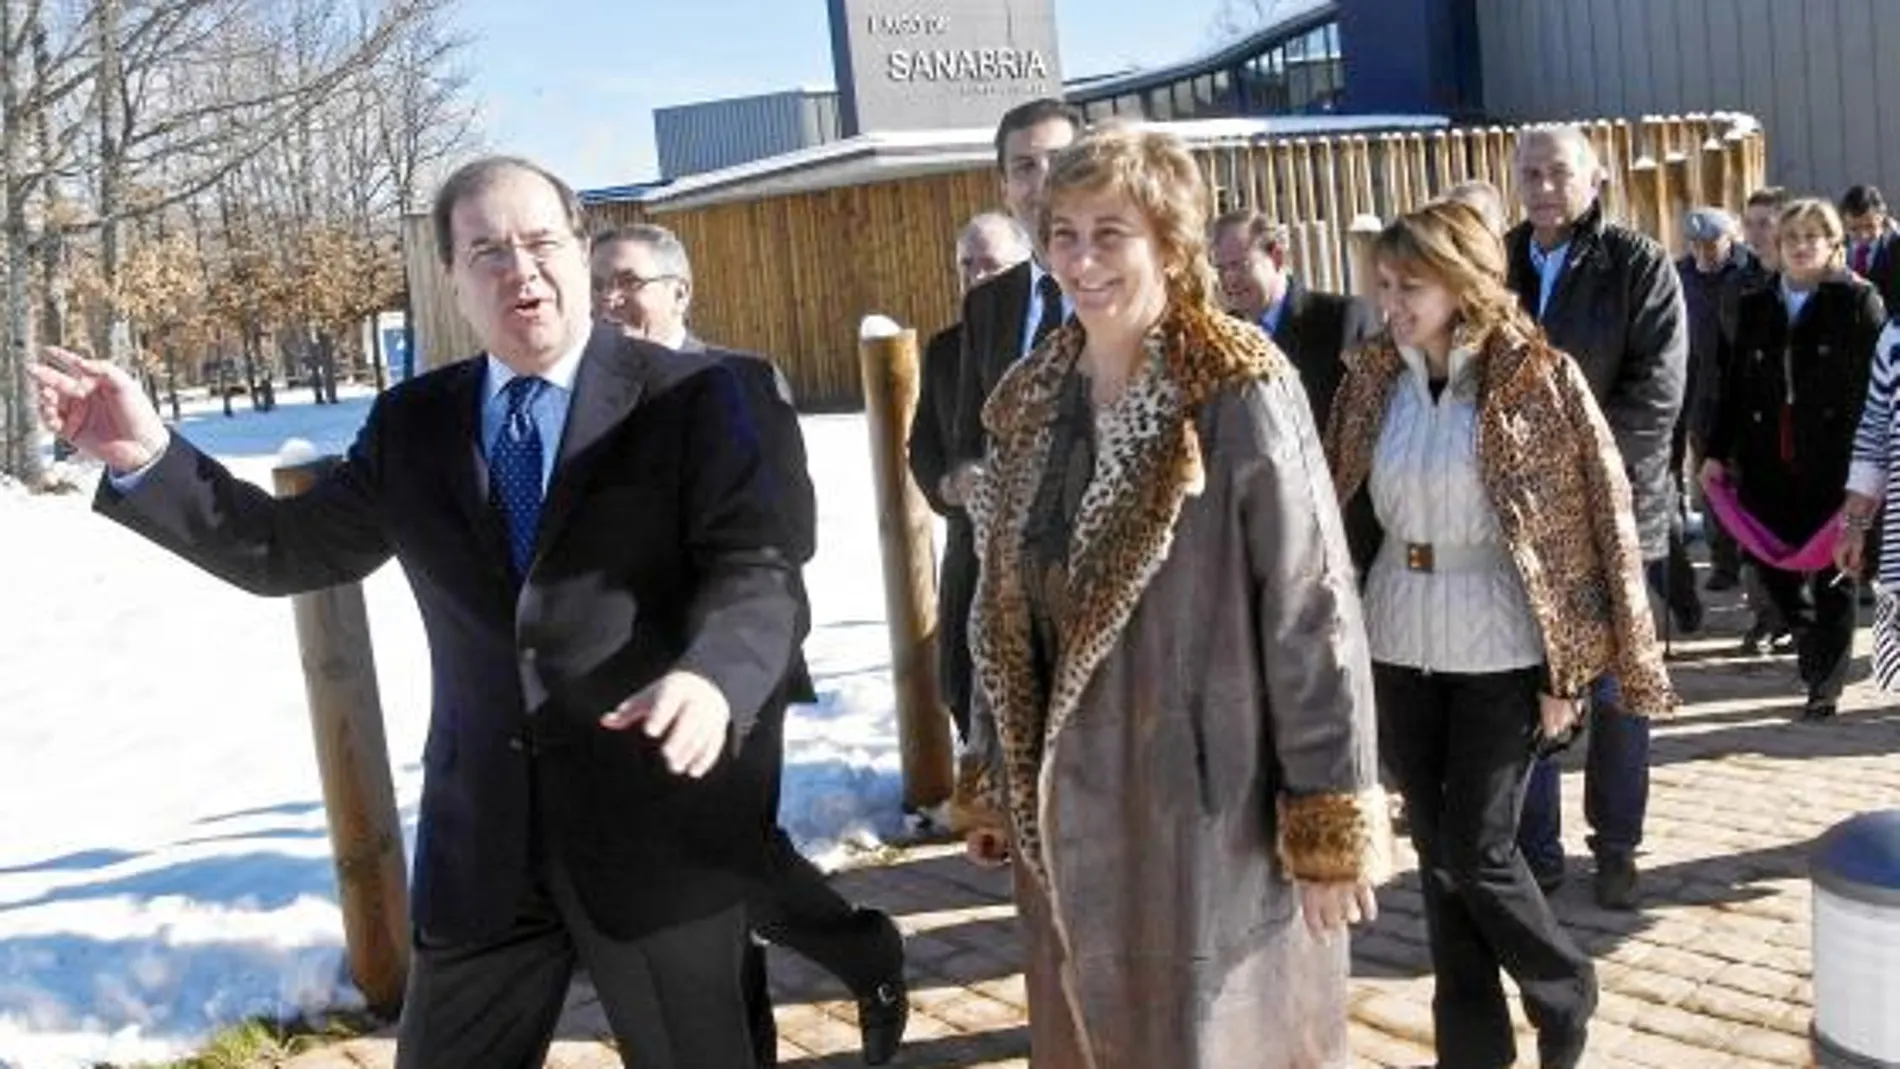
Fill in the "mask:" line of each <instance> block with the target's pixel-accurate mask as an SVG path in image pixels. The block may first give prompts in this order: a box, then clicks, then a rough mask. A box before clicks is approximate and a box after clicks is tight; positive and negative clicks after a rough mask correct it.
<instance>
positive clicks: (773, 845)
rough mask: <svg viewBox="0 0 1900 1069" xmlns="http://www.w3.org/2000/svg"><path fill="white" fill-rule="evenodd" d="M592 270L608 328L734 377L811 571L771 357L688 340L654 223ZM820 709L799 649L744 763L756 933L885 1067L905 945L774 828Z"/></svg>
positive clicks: (667, 254) (771, 1049) (812, 516)
mask: <svg viewBox="0 0 1900 1069" xmlns="http://www.w3.org/2000/svg"><path fill="white" fill-rule="evenodd" d="M592 263H593V291H594V306H595V313H596V314H597V315H598V316H599V317H600V319H601V321H602V322H603V323H605V324H609V325H612V326H614V327H616V328H618V329H619V330H621V331H622V332H624V333H625V334H627V335H628V336H629V337H635V338H644V339H646V340H648V341H652V342H655V343H657V344H660V345H664V346H666V347H667V348H669V349H674V350H677V351H679V352H683V353H692V354H698V355H703V356H708V357H711V358H713V359H715V360H717V361H718V362H720V363H721V364H723V365H724V366H726V367H727V368H729V369H731V370H732V371H733V372H734V373H735V374H737V375H738V377H739V381H740V383H741V384H742V385H743V386H744V387H745V391H746V399H747V402H748V408H749V410H750V411H751V413H752V415H753V416H754V418H755V419H756V420H757V421H758V424H759V428H760V432H761V434H762V436H763V438H764V444H765V455H766V460H767V462H768V464H769V465H770V467H771V471H772V473H773V476H774V479H773V483H774V487H773V489H774V491H775V503H776V505H777V507H778V509H779V515H780V517H781V519H782V520H783V521H784V525H785V530H784V537H785V545H786V552H787V553H788V554H789V555H790V556H791V559H792V560H793V562H794V563H796V564H797V565H799V566H803V565H804V564H806V563H809V562H810V560H811V559H812V556H813V555H814V554H815V553H816V552H817V545H818V506H817V500H816V495H815V493H814V491H813V488H812V483H811V474H810V471H809V469H808V467H807V465H806V459H805V438H804V434H803V432H802V431H801V430H800V429H799V425H798V410H797V408H796V407H795V406H794V404H793V397H792V388H791V384H790V383H789V382H787V381H786V379H785V376H784V374H783V373H782V372H780V371H779V369H778V367H777V365H775V364H773V363H772V361H771V360H769V359H768V358H766V357H764V356H760V355H757V354H754V353H745V352H739V351H737V350H730V349H718V348H713V347H709V346H707V345H706V343H705V342H703V341H701V340H700V339H699V337H698V336H696V335H695V334H693V332H692V331H691V330H690V329H689V327H688V326H687V317H688V315H689V314H690V312H691V310H692V302H693V265H692V261H691V259H690V258H689V257H688V256H687V253H686V247H685V245H683V244H682V243H681V242H680V240H679V238H678V237H677V236H675V235H674V234H673V232H672V231H670V230H667V229H666V228H665V227H661V226H655V225H653V224H650V223H643V224H639V225H635V226H629V227H624V228H621V229H618V230H610V231H607V232H606V233H603V234H600V235H597V236H596V237H595V239H594V248H593V256H592ZM794 580H795V581H794V585H793V589H794V592H795V593H796V595H797V597H798V607H799V613H800V616H801V624H802V626H801V627H800V634H803V633H804V632H805V631H807V630H809V628H810V621H811V605H810V602H809V600H808V599H807V597H806V594H805V586H804V582H803V579H802V577H800V576H797V575H795V576H794ZM817 700H818V695H817V693H816V691H815V690H814V688H813V686H812V678H811V672H810V670H809V668H808V667H807V666H806V664H805V657H804V654H803V652H802V651H800V650H798V649H794V650H793V652H792V659H791V664H790V667H789V670H788V671H787V673H786V678H785V682H784V685H783V686H782V687H781V688H780V690H779V691H778V692H777V693H776V694H774V695H773V696H772V698H771V699H770V700H769V701H767V702H766V704H765V707H764V708H762V709H761V710H760V711H759V718H758V725H757V727H755V728H754V729H753V731H752V734H751V735H750V736H748V737H747V739H746V744H745V747H744V748H743V749H742V750H741V751H740V754H739V762H740V764H741V765H743V766H745V767H747V768H748V769H749V770H751V771H752V772H753V773H754V775H755V776H756V777H757V779H758V781H759V782H761V783H762V784H763V787H764V799H765V802H764V806H763V811H764V812H765V813H766V814H767V815H768V816H769V818H770V827H769V829H768V831H767V836H768V838H767V840H766V843H767V848H766V860H767V869H766V874H765V878H764V879H762V880H760V881H759V882H758V883H757V884H756V886H755V887H754V893H753V895H752V896H751V899H750V902H749V903H748V904H749V908H750V911H751V923H752V927H753V930H754V931H756V932H758V933H759V935H760V936H762V937H763V938H765V939H766V940H768V941H769V942H771V943H773V944H775V945H778V946H783V947H788V948H790V949H792V950H795V951H797V952H798V953H799V954H801V955H803V956H804V957H806V958H809V959H810V960H812V961H814V962H817V963H818V964H819V965H820V966H822V967H823V968H824V969H826V970H827V971H828V972H830V973H832V974H833V975H834V976H837V977H838V978H839V979H841V980H843V981H844V982H845V985H846V986H847V987H849V988H850V989H851V991H852V994H853V995H854V996H855V997H856V998H857V1000H858V1025H859V1030H860V1032H861V1033H862V1038H863V1045H864V1058H865V1061H866V1062H867V1063H869V1064H871V1065H883V1064H884V1063H885V1062H888V1061H890V1059H891V1058H892V1057H893V1056H894V1055H895V1054H896V1052H897V1048H898V1046H899V1045H900V1043H901V1042H902V1040H903V1033H904V1027H905V1024H906V1021H907V1019H908V1016H909V1002H908V1001H907V997H906V996H907V988H906V986H905V982H904V942H903V936H902V934H901V933H899V931H898V929H897V926H896V925H895V924H894V923H892V921H891V919H890V917H889V916H887V915H885V914H884V913H882V912H880V911H878V910H874V909H861V908H855V907H853V906H852V905H851V903H850V902H847V901H846V900H845V899H844V898H843V896H841V895H839V894H838V892H837V891H835V890H833V889H832V887H831V885H830V884H829V883H828V882H827V881H826V880H825V876H824V874H823V873H822V872H820V871H818V869H817V867H816V866H814V865H813V864H812V863H811V862H810V861H809V860H807V859H806V858H805V857H804V855H802V854H800V853H799V852H798V848H797V847H796V846H794V845H793V844H792V840H791V837H790V836H789V835H787V834H786V833H785V829H784V828H783V827H780V826H779V824H778V819H777V815H778V808H779V786H780V780H781V778H782V773H783V770H784V763H785V752H784V751H785V742H784V739H785V736H784V729H785V711H786V706H787V705H788V704H790V703H810V702H815V701H817ZM746 976H747V988H748V989H747V998H748V999H749V1001H750V1006H751V1010H752V1022H753V1035H754V1039H755V1041H756V1042H757V1045H758V1061H759V1064H760V1065H762V1066H771V1065H776V1064H777V1046H778V1045H777V1039H776V1035H777V1028H776V1025H775V1022H774V1021H773V1018H772V1003H771V997H770V993H769V991H768V990H767V976H766V971H765V956H764V953H763V952H762V951H761V950H760V949H759V948H758V947H756V946H753V947H750V948H748V951H747V959H746Z"/></svg>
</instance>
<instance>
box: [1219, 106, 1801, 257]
mask: <svg viewBox="0 0 1900 1069" xmlns="http://www.w3.org/2000/svg"><path fill="white" fill-rule="evenodd" d="M1578 125H1579V126H1580V127H1581V128H1582V129H1583V130H1584V132H1585V133H1586V134H1588V135H1589V137H1590V140H1591V142H1592V143H1593V144H1594V145H1595V146H1596V150H1597V155H1598V156H1599V157H1600V158H1601V160H1602V162H1603V166H1604V170H1605V171H1606V172H1607V173H1608V181H1607V183H1606V184H1605V186H1604V190H1603V197H1604V200H1605V206H1606V209H1607V211H1608V212H1609V213H1610V214H1611V216H1613V217H1615V218H1618V219H1622V220H1624V221H1625V222H1627V223H1629V224H1630V225H1633V226H1635V227H1637V228H1638V229H1640V230H1642V231H1643V232H1645V233H1647V234H1649V235H1650V236H1652V237H1654V238H1656V239H1657V240H1658V241H1661V242H1662V243H1663V245H1664V246H1665V247H1667V248H1668V249H1669V250H1670V251H1671V252H1672V253H1679V252H1681V251H1682V248H1681V236H1682V235H1681V221H1682V217H1683V213H1684V212H1686V211H1687V210H1688V209H1689V208H1691V207H1693V206H1695V205H1698V204H1711V205H1715V206H1718V207H1723V208H1726V209H1728V210H1729V211H1730V212H1732V213H1735V214H1736V215H1738V216H1739V215H1740V213H1741V210H1742V205H1743V202H1744V201H1746V200H1747V197H1748V194H1749V192H1750V191H1752V190H1754V189H1756V188H1758V187H1760V186H1761V185H1763V184H1764V182H1765V181H1766V172H1767V160H1768V156H1767V143H1766V139H1765V135H1764V133H1763V131H1762V129H1761V127H1760V125H1759V124H1757V123H1756V122H1755V121H1754V120H1753V119H1752V118H1749V117H1747V116H1742V115H1734V114H1720V115H1689V116H1671V117H1666V118H1664V117H1651V118H1645V119H1642V120H1639V121H1637V122H1634V123H1632V122H1628V121H1624V120H1616V121H1613V122H1612V121H1596V122H1586V123H1580V124H1578ZM1524 129H1525V127H1482V128H1478V127H1473V128H1464V129H1452V130H1437V131H1432V132H1430V133H1423V134H1421V133H1390V134H1378V135H1372V136H1349V137H1338V138H1310V139H1309V138H1296V139H1292V140H1280V141H1269V142H1265V143H1262V142H1258V141H1256V142H1252V143H1232V144H1215V145H1211V146H1206V147H1203V148H1200V149H1199V150H1198V154H1199V156H1200V157H1201V159H1202V161H1203V165H1204V168H1205V170H1206V173H1207V177H1208V180H1209V181H1210V182H1211V183H1212V184H1213V186H1214V189H1215V191H1216V197H1217V199H1218V200H1219V201H1220V202H1221V205H1222V207H1223V208H1226V207H1253V208H1258V209H1259V210H1261V211H1264V212H1266V213H1267V214H1268V215H1271V216H1273V217H1275V218H1278V219H1283V220H1288V221H1289V224H1288V236H1289V238H1290V240H1291V244H1292V249H1291V259H1292V261H1293V263H1294V265H1295V268H1296V270H1298V271H1299V273H1300V275H1301V277H1302V278H1304V279H1305V280H1306V281H1307V282H1308V284H1310V285H1312V286H1315V287H1317V288H1320V289H1329V290H1333V291H1337V292H1345V291H1348V290H1354V289H1360V288H1362V283H1363V281H1364V280H1363V278H1360V277H1355V272H1354V271H1353V269H1352V259H1353V257H1352V254H1351V244H1352V242H1351V238H1350V235H1351V234H1352V232H1353V231H1354V229H1355V223H1357V228H1358V229H1360V230H1361V232H1364V231H1365V230H1366V229H1368V228H1374V229H1376V227H1377V226H1378V225H1379V224H1380V223H1382V222H1384V221H1387V220H1390V219H1392V218H1394V217H1395V216H1397V215H1400V214H1402V213H1404V212H1406V211H1410V210H1411V209H1413V208H1416V207H1418V206H1419V205H1421V204H1423V203H1424V202H1426V201H1427V200H1430V199H1431V198H1432V197H1435V196H1437V195H1439V194H1441V193H1443V192H1444V191H1445V190H1446V189H1449V188H1450V187H1452V186H1454V185H1457V184H1458V183H1460V182H1465V181H1470V180H1474V179H1477V180H1482V181H1486V182H1489V183H1491V184H1492V185H1494V186H1496V187H1497V188H1498V190H1499V192H1500V193H1501V194H1502V195H1503V197H1504V203H1505V207H1506V210H1507V213H1508V215H1509V218H1510V219H1511V221H1513V222H1515V221H1516V220H1517V219H1519V218H1520V217H1521V210H1520V209H1519V208H1518V205H1517V190H1516V184H1517V183H1516V174H1515V169H1514V167H1513V160H1514V158H1515V155H1516V151H1517V141H1518V136H1519V135H1520V133H1522V131H1523V130H1524Z"/></svg>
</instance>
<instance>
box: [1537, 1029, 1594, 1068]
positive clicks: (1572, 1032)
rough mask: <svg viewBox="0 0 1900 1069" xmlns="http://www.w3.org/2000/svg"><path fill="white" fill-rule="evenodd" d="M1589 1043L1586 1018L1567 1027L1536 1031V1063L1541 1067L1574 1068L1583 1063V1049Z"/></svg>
mask: <svg viewBox="0 0 1900 1069" xmlns="http://www.w3.org/2000/svg"><path fill="white" fill-rule="evenodd" d="M1589 1045H1590V1022H1589V1020H1588V1019H1587V1018H1586V1019H1585V1020H1583V1021H1581V1022H1579V1023H1578V1024H1575V1025H1572V1026H1570V1027H1569V1028H1547V1029H1544V1030H1543V1031H1541V1032H1539V1033H1537V1064H1538V1065H1539V1066H1540V1067H1541V1069H1576V1067H1577V1066H1579V1065H1581V1064H1583V1050H1584V1048H1585V1047H1587V1046H1589Z"/></svg>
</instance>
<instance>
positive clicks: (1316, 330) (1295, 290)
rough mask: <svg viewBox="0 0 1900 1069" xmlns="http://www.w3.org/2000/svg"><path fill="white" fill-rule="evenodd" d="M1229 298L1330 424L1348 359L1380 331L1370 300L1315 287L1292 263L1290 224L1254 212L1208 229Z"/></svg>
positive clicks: (1225, 299)
mask: <svg viewBox="0 0 1900 1069" xmlns="http://www.w3.org/2000/svg"><path fill="white" fill-rule="evenodd" d="M1208 245H1209V248H1208V252H1209V255H1210V256H1211V258H1212V259H1213V261H1214V271H1215V272H1216V273H1217V274H1218V275H1219V276H1220V289H1221V303H1222V304H1224V305H1225V306H1226V308H1227V310H1228V311H1229V312H1230V313H1232V314H1234V315H1236V316H1238V317H1240V318H1241V319H1245V320H1246V321H1248V322H1249V323H1253V324H1255V325H1257V326H1259V327H1260V329H1261V330H1264V331H1266V332H1267V336H1268V337H1270V338H1272V339H1273V343H1274V344H1275V345H1277V346H1279V347H1280V351H1282V352H1284V353H1286V355H1287V358H1288V359H1290V360H1292V361H1293V366H1294V367H1295V368H1297V369H1299V372H1300V383H1301V385H1303V386H1305V387H1306V397H1307V400H1308V401H1309V402H1311V404H1312V407H1313V418H1314V420H1315V421H1316V422H1317V423H1318V424H1319V425H1320V426H1321V427H1324V426H1325V425H1326V418H1327V415H1328V414H1329V413H1330V412H1331V411H1332V408H1333V394H1335V393H1337V392H1338V390H1339V383H1340V380H1341V379H1343V378H1344V377H1345V372H1346V365H1345V364H1344V362H1343V361H1342V360H1341V359H1340V358H1341V357H1342V356H1344V355H1345V353H1346V352H1347V350H1349V349H1352V348H1353V347H1354V346H1356V345H1358V344H1359V343H1360V342H1362V341H1364V340H1365V339H1366V338H1367V337H1369V336H1371V335H1373V334H1375V333H1377V332H1378V330H1379V313H1378V311H1377V310H1376V309H1374V308H1373V307H1372V305H1371V304H1369V303H1367V302H1366V301H1363V300H1360V299H1358V298H1354V297H1341V296H1339V295H1337V294H1332V293H1321V292H1319V291H1318V290H1309V289H1307V288H1306V287H1305V286H1302V285H1300V283H1299V281H1298V280H1297V279H1295V278H1294V277H1293V275H1292V273H1291V272H1290V271H1288V270H1287V268H1286V249H1287V243H1286V229H1285V228H1284V227H1281V226H1279V225H1278V224H1276V223H1275V222H1274V221H1273V220H1271V219H1269V218H1267V216H1266V215H1265V214H1264V213H1261V212H1257V211H1253V210H1251V209H1245V208H1243V209H1239V210H1236V211H1231V212H1228V213H1227V214H1225V215H1223V216H1221V217H1220V218H1218V219H1216V220H1214V223H1213V225H1212V226H1211V227H1209V230H1208Z"/></svg>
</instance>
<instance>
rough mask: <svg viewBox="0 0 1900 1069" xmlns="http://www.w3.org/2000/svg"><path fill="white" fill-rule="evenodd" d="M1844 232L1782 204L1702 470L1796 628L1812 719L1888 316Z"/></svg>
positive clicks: (1821, 701)
mask: <svg viewBox="0 0 1900 1069" xmlns="http://www.w3.org/2000/svg"><path fill="white" fill-rule="evenodd" d="M1843 238H1844V234H1843V230H1842V226H1841V218H1840V216H1839V215H1838V214H1837V213H1836V212H1835V210H1834V207H1833V205H1831V204H1829V203H1827V202H1826V201H1821V200H1798V201H1795V202H1793V203H1792V204H1790V205H1788V207H1787V208H1786V209H1784V210H1783V212H1782V214H1781V225H1780V234H1779V236H1778V238H1777V242H1778V244H1779V246H1780V253H1781V263H1782V274H1781V278H1780V281H1779V284H1778V285H1776V286H1775V287H1773V288H1763V289H1760V290H1756V291H1751V292H1749V293H1747V294H1745V295H1744V296H1743V297H1742V298H1741V301H1740V304H1739V305H1738V307H1737V309H1736V320H1735V323H1736V329H1735V331H1734V333H1733V334H1732V335H1728V336H1724V337H1723V339H1722V341H1721V349H1722V350H1723V351H1722V352H1720V353H1719V354H1718V359H1719V360H1720V362H1721V366H1722V367H1724V368H1726V369H1727V370H1726V371H1725V373H1724V376H1723V380H1722V384H1721V393H1720V396H1719V397H1718V398H1717V401H1716V405H1715V421H1714V426H1713V428H1712V429H1711V432H1710V434H1709V440H1708V443H1707V448H1706V450H1705V453H1706V456H1707V457H1708V459H1707V460H1706V461H1705V462H1704V464H1703V467H1702V482H1703V486H1704V487H1705V488H1706V489H1707V490H1708V492H1709V504H1710V506H1711V507H1712V508H1713V509H1714V510H1715V512H1716V514H1717V516H1718V517H1719V518H1720V519H1721V521H1722V523H1723V525H1724V526H1725V527H1726V528H1727V529H1728V530H1729V531H1731V532H1732V533H1734V535H1735V536H1736V540H1737V541H1739V542H1740V543H1741V544H1742V548H1743V550H1744V551H1746V552H1747V553H1748V554H1749V555H1751V556H1752V557H1754V558H1755V559H1756V560H1757V561H1758V562H1759V563H1760V565H1761V580H1762V585H1763V587H1765V588H1766V590H1767V592H1768V595H1769V597H1770V598H1771V599H1772V600H1773V601H1774V603H1775V605H1776V607H1777V608H1778V609H1780V611H1781V613H1782V615H1783V616H1784V617H1785V618H1786V619H1787V621H1788V623H1789V625H1790V627H1791V628H1792V629H1793V631H1794V634H1795V642H1796V649H1797V656H1798V661H1799V667H1800V672H1801V681H1802V682H1803V683H1804V684H1806V686H1807V700H1806V703H1805V705H1804V707H1803V709H1802V718H1803V719H1807V720H1823V719H1826V718H1828V717H1831V716H1833V715H1834V713H1835V710H1836V707H1837V705H1838V703H1839V701H1840V696H1841V691H1842V690H1843V689H1844V687H1845V686H1846V683H1847V670H1848V665H1849V663H1850V661H1851V656H1852V650H1853V639H1854V614H1855V598H1854V594H1855V590H1854V584H1853V583H1852V582H1851V581H1849V580H1850V578H1851V577H1850V576H1849V575H1848V574H1847V573H1845V572H1842V571H1840V570H1837V569H1836V567H1835V563H1834V560H1833V557H1834V549H1835V545H1836V542H1837V541H1838V532H1839V531H1840V530H1841V526H1842V523H1843V519H1842V513H1841V487H1842V486H1843V485H1845V484H1846V482H1847V474H1848V463H1849V460H1850V458H1851V455H1852V452H1853V446H1854V432H1855V428H1856V426H1857V425H1858V423H1859V420H1860V415H1861V409H1862V405H1863V403H1864V401H1865V399H1866V395H1867V382H1868V374H1869V368H1870V365H1871V363H1872V357H1873V352H1874V341H1875V339H1876V338H1877V337H1878V336H1879V334H1880V329H1881V325H1882V324H1883V322H1884V321H1885V319H1886V313H1885V311H1884V309H1883V308H1882V305H1881V301H1880V295H1879V294H1878V293H1876V292H1875V291H1874V288H1873V287H1872V286H1870V285H1868V284H1867V283H1866V282H1864V281H1862V280H1861V279H1858V278H1856V277H1854V276H1853V275H1851V274H1849V273H1848V272H1847V271H1846V269H1845V266H1844V261H1843ZM1856 522H1858V521H1856Z"/></svg>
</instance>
